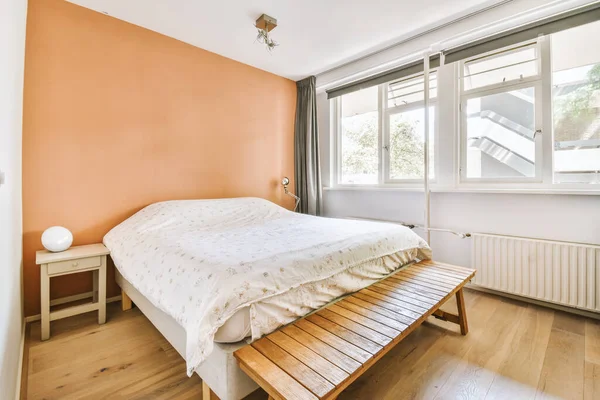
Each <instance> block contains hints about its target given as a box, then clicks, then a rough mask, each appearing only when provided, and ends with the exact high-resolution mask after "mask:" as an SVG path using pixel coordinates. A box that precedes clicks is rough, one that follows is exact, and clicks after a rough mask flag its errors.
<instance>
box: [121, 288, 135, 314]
mask: <svg viewBox="0 0 600 400" xmlns="http://www.w3.org/2000/svg"><path fill="white" fill-rule="evenodd" d="M131 305H132V303H131V299H130V298H129V296H127V293H125V291H124V290H122V289H121V309H122V310H123V311H127V310H131Z"/></svg>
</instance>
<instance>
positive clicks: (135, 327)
mask: <svg viewBox="0 0 600 400" xmlns="http://www.w3.org/2000/svg"><path fill="white" fill-rule="evenodd" d="M465 300H466V303H467V313H468V317H469V328H470V331H469V334H468V335H467V336H461V335H460V333H459V328H458V326H456V325H454V324H450V323H447V322H443V321H439V320H436V319H434V318H430V319H429V320H428V322H425V323H424V324H423V325H422V326H421V327H419V328H418V329H417V330H415V331H414V332H413V333H412V334H411V335H410V336H408V337H407V338H406V339H404V340H403V341H402V342H401V343H400V344H398V345H397V346H396V347H395V348H394V349H393V350H392V351H390V352H389V353H388V354H387V355H386V356H384V357H383V358H382V359H381V360H380V361H379V362H378V363H377V364H375V365H374V366H373V367H371V368H370V369H369V370H368V371H367V372H366V373H365V374H364V375H363V376H362V377H361V378H359V379H358V380H357V381H356V382H354V383H353V384H352V385H351V386H350V387H348V389H346V390H345V391H344V392H343V393H342V394H341V395H340V397H339V398H340V399H409V398H414V399H434V398H439V399H450V398H452V399H454V398H461V399H484V398H485V399H543V398H564V399H583V398H585V399H600V322H599V321H595V320H591V319H586V318H584V317H579V316H574V315H571V314H567V313H563V312H559V311H553V310H550V309H546V308H542V307H538V306H534V305H528V304H526V303H521V302H517V301H513V300H507V299H503V298H500V297H496V296H493V295H490V294H484V293H480V292H474V291H469V290H465ZM119 306H120V305H119V303H113V304H109V305H108V309H107V316H108V322H107V324H106V325H102V326H100V325H97V324H96V321H97V318H96V315H95V314H94V313H89V314H86V315H80V316H75V317H71V318H67V319H64V320H59V321H56V322H53V323H52V337H51V339H50V340H49V341H47V342H40V340H39V337H40V325H39V322H36V323H33V324H30V326H29V329H28V338H29V340H28V345H29V346H28V347H29V351H28V357H27V360H25V363H24V364H25V367H26V368H27V370H28V372H27V374H26V375H27V382H26V384H25V385H24V388H23V389H26V390H23V392H26V393H25V394H26V397H24V398H27V399H103V398H110V399H192V398H195V399H200V398H201V391H202V385H201V381H200V378H198V376H194V377H192V378H189V379H188V378H187V376H186V374H185V363H184V361H183V359H182V358H181V357H180V356H179V354H177V352H176V351H175V350H173V348H172V347H171V346H170V345H169V343H168V342H167V341H166V340H165V339H164V338H163V337H162V336H161V334H160V333H159V332H158V331H157V330H156V329H155V328H154V327H153V326H152V324H150V322H149V321H148V320H147V319H146V318H145V317H144V316H143V315H142V314H141V313H140V312H139V310H137V309H133V310H131V311H127V312H122V311H120V308H119ZM455 307H456V304H455V303H454V300H450V301H449V302H448V304H447V305H446V306H445V307H444V309H446V310H448V311H454V310H455ZM247 399H248V400H249V399H252V400H259V399H263V400H264V399H266V394H265V393H264V392H262V391H260V390H259V391H257V392H255V393H253V394H251V395H250V396H248V398H247Z"/></svg>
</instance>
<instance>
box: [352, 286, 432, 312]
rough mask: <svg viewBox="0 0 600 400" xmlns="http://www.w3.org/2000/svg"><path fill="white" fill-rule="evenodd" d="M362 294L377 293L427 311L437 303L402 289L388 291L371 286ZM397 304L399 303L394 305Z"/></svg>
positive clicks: (370, 294) (371, 294)
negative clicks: (421, 307)
mask: <svg viewBox="0 0 600 400" xmlns="http://www.w3.org/2000/svg"><path fill="white" fill-rule="evenodd" d="M361 292H362V293H365V294H368V295H369V296H375V295H374V294H373V293H377V294H378V295H380V296H385V297H388V298H392V299H396V300H398V301H401V302H406V303H411V304H415V305H419V306H423V307H424V308H425V309H426V310H429V309H430V308H431V306H433V305H434V304H435V303H436V301H435V300H431V299H429V298H427V297H422V296H421V297H417V296H415V294H414V293H411V292H408V291H404V290H401V289H396V290H393V289H387V288H383V287H377V286H375V285H371V286H369V288H368V289H363V290H361ZM394 304H397V303H394Z"/></svg>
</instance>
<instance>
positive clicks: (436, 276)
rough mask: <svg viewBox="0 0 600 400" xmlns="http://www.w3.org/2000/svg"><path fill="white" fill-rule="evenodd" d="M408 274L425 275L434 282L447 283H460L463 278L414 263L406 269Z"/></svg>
mask: <svg viewBox="0 0 600 400" xmlns="http://www.w3.org/2000/svg"><path fill="white" fill-rule="evenodd" d="M406 273H407V274H408V275H411V274H412V275H417V276H426V277H428V278H430V279H431V280H432V281H436V282H445V283H449V284H456V285H458V284H460V283H461V282H462V281H463V280H464V278H458V277H453V276H447V275H442V274H440V273H439V272H438V271H436V270H434V269H433V268H430V267H422V266H420V265H415V266H414V268H411V269H409V270H407V271H406Z"/></svg>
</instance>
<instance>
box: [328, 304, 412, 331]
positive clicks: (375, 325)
mask: <svg viewBox="0 0 600 400" xmlns="http://www.w3.org/2000/svg"><path fill="white" fill-rule="evenodd" d="M328 310H330V311H332V312H334V313H336V314H339V315H341V316H343V317H346V318H349V319H351V320H352V321H354V322H356V323H358V324H359V325H362V326H364V327H365V328H371V329H373V330H375V331H377V332H379V333H381V334H383V335H385V336H387V337H388V338H390V339H393V338H395V337H396V336H398V335H399V334H400V332H402V330H400V329H394V328H392V327H390V326H387V325H384V324H382V323H381V322H379V321H377V320H374V319H372V318H368V317H365V316H364V315H361V314H358V313H356V312H354V311H351V310H348V309H346V308H343V307H340V306H338V305H337V303H336V304H332V305H331V306H329V307H328Z"/></svg>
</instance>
